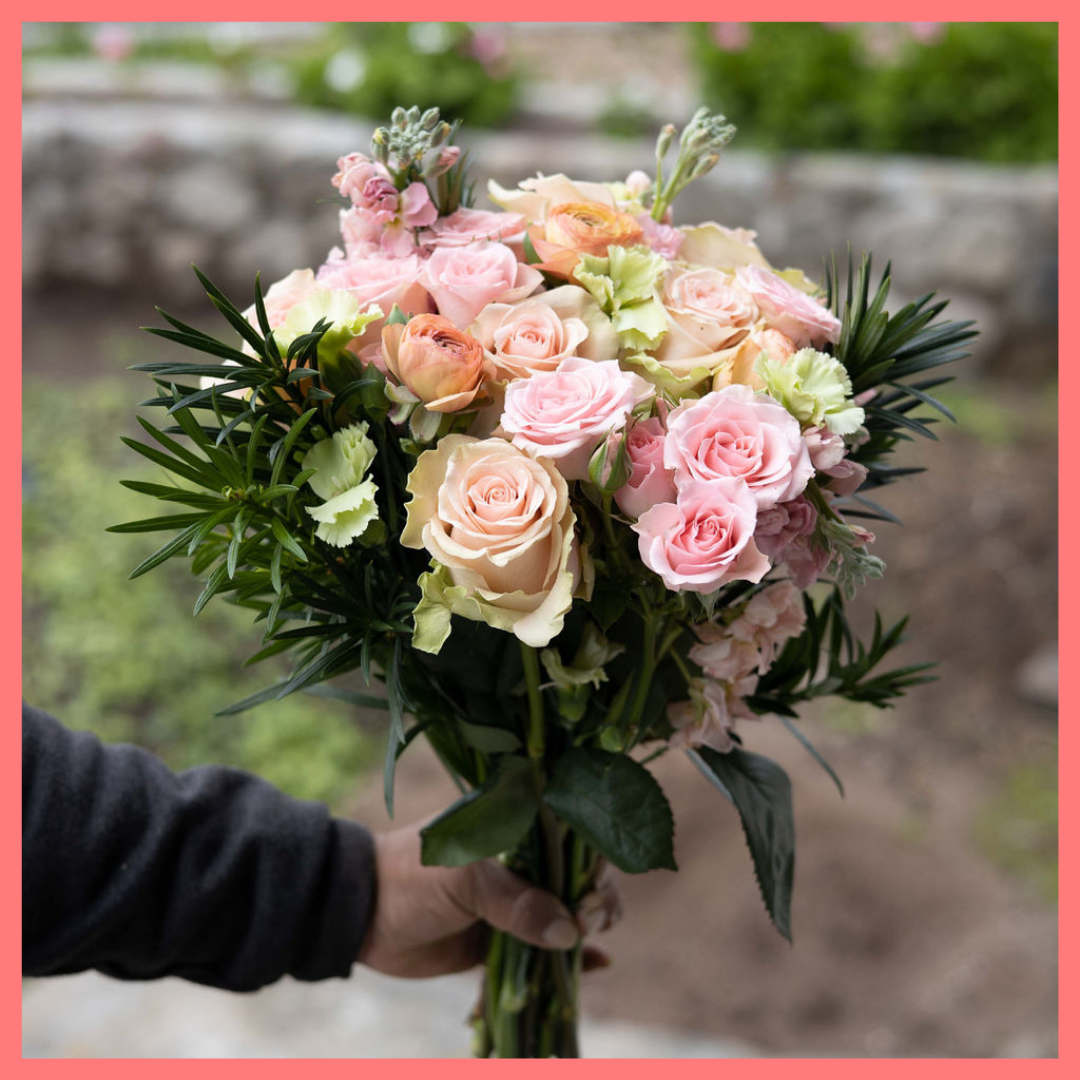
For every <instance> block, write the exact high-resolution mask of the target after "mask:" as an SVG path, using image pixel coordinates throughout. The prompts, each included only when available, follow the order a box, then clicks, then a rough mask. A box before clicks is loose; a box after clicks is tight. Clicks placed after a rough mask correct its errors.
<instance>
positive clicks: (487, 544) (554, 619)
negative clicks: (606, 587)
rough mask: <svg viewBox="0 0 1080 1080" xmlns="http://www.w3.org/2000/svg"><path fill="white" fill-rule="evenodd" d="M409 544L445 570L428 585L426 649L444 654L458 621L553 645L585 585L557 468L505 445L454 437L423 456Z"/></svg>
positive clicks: (421, 641) (405, 535)
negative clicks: (453, 618) (478, 622)
mask: <svg viewBox="0 0 1080 1080" xmlns="http://www.w3.org/2000/svg"><path fill="white" fill-rule="evenodd" d="M408 491H409V492H410V494H411V495H412V496H413V498H412V501H411V502H410V503H409V504H408V506H407V507H406V511H407V514H408V519H407V521H406V523H405V528H404V530H403V531H402V534H401V542H402V544H403V545H404V546H405V547H408V548H417V549H419V548H426V549H427V551H428V552H429V553H430V554H431V557H432V558H433V559H434V560H435V561H436V563H437V564H438V568H437V569H436V571H435V573H433V574H425V575H424V577H423V579H422V580H421V585H422V587H423V589H424V598H423V600H421V602H420V605H419V606H418V607H417V609H416V612H415V620H416V627H417V637H416V638H415V639H414V644H415V645H416V647H417V648H421V649H425V650H426V651H429V652H437V651H438V649H439V647H440V646H441V645H442V642H443V641H444V640H445V638H446V636H447V634H449V632H450V615H451V614H457V615H462V616H464V617H465V618H468V619H474V620H482V621H483V622H486V623H487V624H488V625H489V626H494V627H496V628H497V629H500V630H507V631H510V632H511V633H513V634H514V635H515V636H516V637H518V638H519V639H520V640H521V641H523V642H524V643H525V644H526V645H532V646H533V647H535V648H539V647H541V646H544V645H547V644H548V642H550V641H551V639H552V638H553V637H555V636H556V635H557V634H558V633H559V631H560V630H562V624H563V617H564V616H565V615H566V612H567V611H569V610H570V605H571V602H572V600H573V594H574V589H575V586H576V584H577V582H576V577H577V572H576V571H577V566H578V557H577V552H576V550H575V543H574V511H573V509H572V508H571V506H570V497H569V492H568V490H567V485H566V481H565V480H564V479H563V478H562V476H560V475H559V473H558V471H557V470H556V469H555V467H554V465H553V464H552V463H551V462H550V461H543V460H537V459H535V458H531V457H529V455H528V454H526V453H524V452H523V451H521V450H518V449H517V447H515V446H513V445H512V444H510V443H508V442H506V441H505V440H503V439H483V440H481V439H474V438H472V437H471V436H468V435H448V436H446V437H445V438H444V439H442V441H441V442H440V443H439V444H438V446H437V447H435V448H434V449H433V450H426V451H424V453H423V454H421V455H420V457H419V459H418V460H417V462H416V465H415V467H414V468H413V471H412V473H411V475H410V476H409V481H408Z"/></svg>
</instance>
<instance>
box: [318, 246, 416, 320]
mask: <svg viewBox="0 0 1080 1080" xmlns="http://www.w3.org/2000/svg"><path fill="white" fill-rule="evenodd" d="M422 265H423V264H422V263H421V262H420V259H419V258H418V257H417V256H416V255H406V256H405V257H404V258H402V259H388V258H385V257H383V256H380V255H372V256H369V257H367V258H364V259H355V260H352V261H349V260H346V259H345V258H338V259H335V258H333V257H331V258H330V259H328V260H327V262H326V263H325V264H324V265H323V266H322V267H320V269H319V273H318V275H317V277H318V281H319V284H320V285H322V286H323V288H326V289H340V290H342V291H344V292H349V293H352V295H353V296H355V297H356V299H357V301H358V302H359V304H360V306H361V307H362V308H367V307H369V306H370V305H372V304H377V305H378V306H379V307H380V308H381V309H382V310H383V312H384V313H385V314H386V315H389V314H390V312H391V310H392V309H393V307H394V305H395V304H397V306H398V307H399V308H401V310H402V311H404V312H406V313H407V314H410V315H419V314H422V313H424V312H427V311H430V310H431V306H432V305H431V300H430V298H429V297H428V294H427V292H426V291H425V289H424V287H423V286H422V285H421V284H420V283H419V279H420V271H421V269H422Z"/></svg>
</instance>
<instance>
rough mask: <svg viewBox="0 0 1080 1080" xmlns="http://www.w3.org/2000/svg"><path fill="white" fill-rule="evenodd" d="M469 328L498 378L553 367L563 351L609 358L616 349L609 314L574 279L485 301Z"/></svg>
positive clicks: (551, 369)
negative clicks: (512, 299)
mask: <svg viewBox="0 0 1080 1080" xmlns="http://www.w3.org/2000/svg"><path fill="white" fill-rule="evenodd" d="M469 330H470V332H471V333H472V334H473V336H474V337H476V338H477V339H478V340H479V341H480V343H481V344H482V345H483V346H484V349H485V351H486V352H487V354H488V357H489V358H490V359H491V360H492V362H493V363H494V364H495V367H496V369H497V371H498V377H499V378H503V379H519V378H527V377H528V376H529V375H533V374H535V373H536V372H538V371H554V370H555V369H556V368H557V367H558V366H559V364H561V363H562V362H563V360H565V359H566V358H567V357H568V356H584V357H585V358H586V359H589V360H611V359H613V358H614V357H616V356H617V355H618V352H619V340H618V335H617V334H616V333H615V331H614V329H613V328H612V325H611V320H610V319H609V318H608V317H607V316H606V315H605V314H604V313H603V312H602V311H601V310H600V305H599V304H598V303H597V302H596V301H595V300H594V299H593V298H592V297H591V296H590V295H589V294H588V293H587V292H586V291H585V290H584V289H581V288H579V287H578V286H576V285H563V286H560V287H559V288H557V289H551V290H550V291H548V292H543V293H540V294H539V295H538V296H533V297H530V298H529V299H528V300H524V301H522V302H521V303H518V304H488V306H487V307H486V308H484V310H483V311H481V312H480V314H479V316H478V317H477V320H476V322H474V323H473V324H472V326H471V327H469Z"/></svg>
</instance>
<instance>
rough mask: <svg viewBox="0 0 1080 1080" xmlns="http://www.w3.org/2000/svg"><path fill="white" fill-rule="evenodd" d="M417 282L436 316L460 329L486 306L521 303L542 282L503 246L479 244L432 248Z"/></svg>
mask: <svg viewBox="0 0 1080 1080" xmlns="http://www.w3.org/2000/svg"><path fill="white" fill-rule="evenodd" d="M420 280H421V283H422V284H423V285H424V287H425V288H426V289H427V291H428V292H429V293H431V295H432V297H433V298H434V300H435V304H436V305H437V307H438V309H439V313H440V314H441V315H445V316H446V317H447V318H448V319H449V320H450V321H451V322H453V323H454V325H455V326H459V327H462V328H464V327H466V326H468V325H469V323H471V322H472V321H473V320H474V319H475V318H476V316H477V315H479V314H480V312H481V311H482V310H483V309H484V307H486V306H487V305H488V304H491V303H495V302H499V303H503V304H511V303H514V302H515V301H517V300H524V299H525V297H526V296H528V295H529V294H530V293H533V292H535V291H536V289H537V287H538V286H539V285H540V284H541V283H542V282H543V280H544V279H543V276H542V275H541V273H540V271H539V270H536V269H534V268H533V267H531V266H526V265H525V264H524V263H520V262H518V260H517V258H516V257H515V255H514V253H513V252H512V251H511V250H510V249H509V248H508V247H507V246H506V245H505V244H499V243H489V242H486V241H480V242H478V243H472V244H465V245H463V246H462V247H440V248H436V249H435V251H434V252H432V255H431V258H430V259H428V261H427V263H426V264H425V265H424V271H423V274H422V276H421V279H420Z"/></svg>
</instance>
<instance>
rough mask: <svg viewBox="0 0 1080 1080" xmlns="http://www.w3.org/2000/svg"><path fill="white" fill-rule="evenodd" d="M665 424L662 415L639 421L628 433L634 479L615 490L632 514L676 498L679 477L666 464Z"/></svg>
mask: <svg viewBox="0 0 1080 1080" xmlns="http://www.w3.org/2000/svg"><path fill="white" fill-rule="evenodd" d="M665 437H666V436H665V432H664V425H663V424H662V423H661V422H660V420H659V419H658V418H656V417H655V416H654V417H650V418H649V419H648V420H639V421H638V422H637V423H636V424H634V426H633V427H632V428H630V430H629V432H628V433H627V436H626V454H627V458H628V463H629V466H630V478H629V480H627V482H626V483H625V484H624V485H623V486H622V487H621V488H619V490H618V491H616V492H615V502H616V503H617V504H618V507H619V509H620V510H621V511H622V512H623V513H624V514H626V515H627V516H628V517H634V518H636V517H640V516H641V515H642V514H644V513H645V511H646V510H648V509H649V507H651V506H655V505H656V504H657V503H662V502H674V501H675V495H676V492H675V477H674V474H673V473H672V472H671V470H670V469H667V468H665V466H664V439H665Z"/></svg>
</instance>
